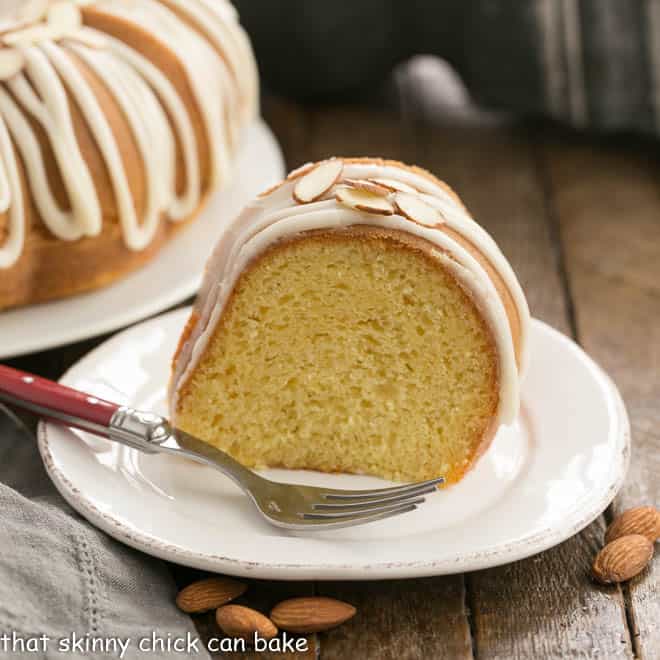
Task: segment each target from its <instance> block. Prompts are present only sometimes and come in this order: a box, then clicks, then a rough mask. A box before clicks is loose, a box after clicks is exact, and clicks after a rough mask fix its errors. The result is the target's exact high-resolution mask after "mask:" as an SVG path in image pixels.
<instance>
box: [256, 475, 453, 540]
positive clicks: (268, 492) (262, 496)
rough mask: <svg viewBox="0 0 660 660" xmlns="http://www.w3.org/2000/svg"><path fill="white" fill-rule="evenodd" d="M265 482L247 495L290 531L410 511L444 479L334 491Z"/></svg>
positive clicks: (347, 524)
mask: <svg viewBox="0 0 660 660" xmlns="http://www.w3.org/2000/svg"><path fill="white" fill-rule="evenodd" d="M264 481H266V484H264V485H263V487H262V488H260V489H259V490H258V491H257V492H255V491H253V492H251V493H250V494H251V496H252V499H253V501H254V502H255V504H256V505H257V508H258V509H259V511H260V512H261V513H262V515H263V516H264V517H266V518H267V519H268V520H269V521H270V522H271V523H273V524H274V525H277V526H278V527H283V528H285V529H292V530H310V529H337V528H340V527H351V526H353V525H363V524H365V523H368V522H373V521H376V520H383V519H385V518H390V517H392V516H396V515H399V514H402V513H408V512H410V511H414V510H415V509H416V508H417V506H418V505H420V504H422V503H423V502H424V501H425V499H424V497H423V496H424V495H428V494H430V493H432V492H434V491H435V490H437V487H438V485H439V484H441V483H442V482H443V481H444V480H443V479H442V478H437V479H430V480H428V481H421V482H418V483H413V484H407V485H403V486H392V487H390V488H379V489H374V490H335V489H331V488H318V487H314V486H298V485H295V484H280V483H277V482H274V481H268V480H264Z"/></svg>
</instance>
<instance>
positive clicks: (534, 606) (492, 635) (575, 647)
mask: <svg viewBox="0 0 660 660" xmlns="http://www.w3.org/2000/svg"><path fill="white" fill-rule="evenodd" d="M419 131H420V135H419V138H418V139H419V144H420V158H418V159H417V160H418V164H421V165H422V166H426V167H428V168H429V169H430V170H432V171H433V172H435V173H437V174H438V175H440V176H441V177H443V178H446V179H447V181H448V182H449V183H450V184H451V185H452V186H454V187H455V188H456V190H457V191H458V192H459V194H460V195H461V196H462V197H463V199H464V201H465V202H466V204H467V206H468V208H470V209H471V211H472V213H473V215H474V216H475V217H476V218H477V219H478V221H479V222H481V223H482V224H483V225H484V226H485V227H486V228H487V229H488V230H489V231H490V232H491V233H492V235H493V236H494V238H495V239H496V240H497V242H498V243H499V245H500V247H501V248H502V250H503V252H504V253H505V254H506V255H507V256H508V257H509V259H510V260H511V262H512V265H513V267H514V268H515V270H516V272H517V273H518V275H519V277H520V279H521V281H522V284H523V286H524V288H525V291H526V292H527V296H528V299H529V302H530V306H531V309H532V312H533V314H534V315H535V316H537V317H540V318H542V319H544V320H546V321H547V322H549V323H550V324H552V325H554V326H555V327H558V328H559V329H560V330H562V331H564V332H566V333H568V334H570V332H571V325H572V324H571V319H570V314H569V305H570V301H569V300H568V299H567V296H566V291H565V287H564V285H563V281H562V270H561V267H562V259H563V255H562V253H561V251H560V250H559V246H558V244H557V242H556V240H555V229H554V226H553V222H552V211H551V209H549V208H548V206H547V200H546V194H545V191H544V187H543V185H542V183H541V181H540V177H539V176H538V172H537V168H536V159H535V157H534V153H533V150H532V148H531V146H530V145H531V144H532V136H531V135H530V134H529V133H527V132H525V131H522V130H518V131H515V130H512V129H505V128H502V127H499V128H495V127H493V128H482V129H478V128H475V127H465V128H456V127H453V128H444V129H443V128H441V127H435V128H433V127H429V126H427V127H425V128H424V127H422V128H420V129H419ZM602 529H603V520H602V519H600V520H599V521H597V522H596V523H594V524H593V525H591V526H590V527H589V528H588V529H586V530H585V531H584V532H583V533H582V534H579V535H578V536H576V537H574V538H573V539H570V540H569V541H567V542H566V543H564V544H562V545H561V546H559V547H557V548H554V549H552V550H550V551H548V552H545V553H543V554H541V555H539V556H537V557H533V558H530V559H528V560H526V561H522V562H517V563H515V564H512V565H509V566H505V567H500V568H496V569H492V570H487V571H480V572H478V573H474V574H472V575H469V576H468V581H467V587H468V600H469V602H470V605H471V610H472V622H473V635H474V640H475V655H476V656H477V657H479V658H504V657H506V658H530V659H531V658H538V657H544V658H564V657H567V656H571V657H573V656H575V657H592V655H595V654H600V656H601V657H608V658H613V657H621V656H623V657H626V656H629V655H630V653H631V648H630V645H629V638H628V631H627V628H626V622H625V610H624V607H623V599H622V596H621V593H620V591H619V590H617V589H613V590H610V591H609V592H604V591H599V590H597V589H596V588H594V586H593V585H592V583H591V582H590V580H589V578H588V572H589V565H590V562H591V558H592V557H593V555H594V553H595V552H596V550H597V548H598V547H599V543H600V538H601V536H602Z"/></svg>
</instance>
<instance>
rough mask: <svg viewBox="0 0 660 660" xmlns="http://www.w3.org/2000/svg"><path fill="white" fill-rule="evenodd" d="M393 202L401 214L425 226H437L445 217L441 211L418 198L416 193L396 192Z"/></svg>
mask: <svg viewBox="0 0 660 660" xmlns="http://www.w3.org/2000/svg"><path fill="white" fill-rule="evenodd" d="M394 203H395V204H396V208H397V211H398V212H399V213H401V215H403V216H405V217H406V218H408V220H412V221H413V222H416V223H417V224H419V225H424V226H425V227H439V226H440V225H441V224H442V223H443V222H444V221H445V219H444V218H443V217H442V213H440V211H438V209H436V208H434V207H433V206H431V205H429V204H427V203H426V202H425V201H424V200H422V199H420V198H419V196H418V195H412V194H410V193H405V192H398V193H396V194H395V195H394Z"/></svg>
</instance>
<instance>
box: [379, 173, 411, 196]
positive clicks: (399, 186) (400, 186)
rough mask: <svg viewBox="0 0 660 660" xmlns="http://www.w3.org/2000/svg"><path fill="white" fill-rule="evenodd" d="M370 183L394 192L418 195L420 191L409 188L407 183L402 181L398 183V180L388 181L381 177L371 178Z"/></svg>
mask: <svg viewBox="0 0 660 660" xmlns="http://www.w3.org/2000/svg"><path fill="white" fill-rule="evenodd" d="M369 181H373V182H374V183H377V184H378V185H379V186H383V187H385V188H387V189H388V190H390V191H392V192H407V193H418V192H419V190H416V189H415V188H413V187H412V186H409V185H408V184H407V183H403V182H402V181H397V180H396V179H386V178H380V177H371V178H370V179H369Z"/></svg>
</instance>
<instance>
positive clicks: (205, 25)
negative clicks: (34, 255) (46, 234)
mask: <svg viewBox="0 0 660 660" xmlns="http://www.w3.org/2000/svg"><path fill="white" fill-rule="evenodd" d="M69 1H70V2H71V4H72V5H86V4H87V5H94V6H95V9H97V8H98V9H99V10H100V11H103V12H107V13H110V14H113V15H116V16H118V17H120V18H121V19H123V20H126V21H128V22H130V23H133V24H135V25H137V26H138V27H141V28H143V29H145V30H147V31H149V32H150V33H151V34H153V35H154V36H155V37H156V38H157V39H158V40H160V41H161V42H162V43H163V44H164V46H165V47H167V48H168V49H169V50H170V51H171V52H172V53H174V54H175V56H176V57H177V58H178V59H179V61H180V62H181V65H182V67H183V69H184V71H185V74H186V77H187V79H188V82H189V85H190V89H191V90H192V92H193V97H194V102H195V104H196V106H197V107H198V108H199V111H200V113H201V117H202V120H203V126H204V130H205V132H206V140H207V142H208V144H209V151H210V157H211V176H210V178H211V181H209V182H207V184H208V185H210V186H217V185H219V184H221V183H224V182H226V181H227V180H228V178H229V175H230V172H231V160H232V156H233V153H234V151H235V149H236V146H237V144H238V142H239V139H240V133H241V130H242V128H243V126H245V124H246V123H247V122H248V121H250V120H252V119H253V118H254V116H255V115H256V112H257V107H258V78H257V75H256V64H255V61H254V57H253V55H252V51H251V48H250V45H249V42H248V41H247V38H246V36H245V33H244V32H243V30H242V28H241V27H240V25H239V24H238V22H237V17H236V13H235V11H234V10H233V8H232V7H231V5H229V3H227V2H226V0H213V2H207V0H185V1H184V0H160V1H159V0H133V1H132V2H125V0H98V1H97V2H88V1H86V0H69ZM216 3H217V5H216ZM42 4H43V5H44V8H42V9H40V11H39V12H37V13H36V14H35V15H34V16H32V18H31V19H30V21H39V20H41V21H46V22H42V23H39V22H37V23H29V22H28V23H27V24H26V22H25V19H24V17H23V18H21V19H20V20H19V18H17V19H16V20H15V28H14V30H13V31H12V28H11V26H9V27H8V26H7V24H5V25H4V26H3V36H2V39H4V40H5V41H6V40H9V41H10V42H11V44H12V48H11V51H12V52H13V53H16V54H17V55H20V57H12V58H11V61H10V64H12V66H13V65H14V64H15V61H18V62H21V61H23V66H22V70H20V71H18V72H16V71H14V70H13V69H11V68H9V69H7V73H6V79H4V80H2V82H0V120H1V123H0V157H1V158H0V213H3V214H4V213H6V214H8V223H7V227H6V232H5V234H6V235H5V237H4V240H3V241H0V268H10V267H11V266H13V265H14V264H16V262H17V261H18V259H19V258H20V256H21V254H22V251H23V249H24V242H25V236H26V230H27V227H26V224H27V215H26V208H25V204H24V200H23V195H22V189H21V183H20V174H19V168H18V162H17V158H18V155H19V154H20V157H21V158H22V159H23V162H24V164H25V168H24V170H25V174H26V176H27V181H28V185H29V190H30V195H31V196H32V198H33V200H34V204H35V207H36V208H37V210H38V212H39V216H40V217H41V219H42V220H43V222H44V224H45V225H46V227H47V228H48V230H49V231H50V232H51V233H52V234H53V235H54V236H56V237H57V238H59V239H61V240H65V241H73V240H77V239H80V238H82V237H84V236H96V235H98V234H99V233H100V232H101V230H102V227H103V215H102V210H101V207H100V202H99V199H98V194H97V191H96V188H95V185H94V180H93V177H92V174H91V173H90V171H89V168H88V166H87V163H86V162H85V159H84V158H83V155H82V153H81V151H80V146H79V144H78V142H77V139H76V135H75V131H74V126H73V121H72V116H71V112H70V107H69V99H68V97H67V92H68V94H70V95H71V97H72V98H73V99H75V101H76V104H77V105H78V107H79V108H80V111H81V114H82V115H83V117H84V120H85V122H86V123H87V125H88V127H89V130H90V132H91V134H92V135H93V137H94V140H95V142H96V144H97V146H98V149H99V151H100V153H101V155H102V158H103V161H104V163H105V165H106V167H107V171H108V174H109V177H110V181H111V184H112V191H113V194H114V197H115V200H116V204H117V209H118V215H119V221H120V225H121V228H122V233H123V236H124V241H125V243H126V246H127V247H128V248H129V249H131V250H142V249H144V248H146V247H147V246H148V245H149V243H150V242H151V240H152V239H153V237H154V235H155V233H156V231H157V229H158V224H159V222H160V220H161V218H162V217H164V216H165V217H167V218H169V219H170V220H172V221H179V220H183V219H184V218H187V217H189V216H190V214H191V213H192V212H193V211H194V210H195V209H196V208H197V207H198V206H199V203H200V200H201V196H202V186H203V185H204V183H203V182H202V181H201V173H200V156H199V151H200V150H199V145H198V143H197V138H196V134H195V129H194V123H193V119H192V117H191V116H190V114H189V112H188V110H187V108H186V106H185V104H184V102H183V100H182V98H181V97H180V95H179V94H178V92H177V91H176V89H175V87H174V85H173V84H172V83H171V82H170V80H169V79H168V78H167V77H166V76H165V74H164V73H163V72H162V71H160V70H159V69H158V68H157V66H156V65H155V64H154V63H152V62H150V61H149V60H148V59H147V58H145V57H144V56H142V55H141V54H140V53H138V52H137V51H135V50H134V49H132V48H130V47H129V46H128V45H126V44H125V43H123V42H122V41H120V40H119V39H117V38H115V37H112V36H110V35H106V34H103V33H102V32H99V31H97V30H94V29H91V28H89V27H85V26H77V25H74V22H73V21H72V24H71V25H68V26H58V25H52V24H49V23H48V22H47V20H48V15H47V11H46V9H47V8H48V2H45V3H42ZM173 9H176V10H177V11H180V12H181V15H182V16H185V20H182V18H180V17H179V16H178V15H177V14H176V13H175V12H174V11H173ZM33 13H34V12H33ZM186 21H190V24H188V23H187V22H186ZM32 28H40V29H38V30H34V29H32ZM42 28H43V29H42ZM0 52H9V51H8V49H5V50H4V51H0ZM72 55H75V56H76V57H77V58H78V59H79V60H81V61H82V62H83V63H84V64H85V66H86V67H87V68H88V69H90V70H91V71H93V73H94V74H95V75H96V76H97V77H98V78H99V80H100V81H101V82H102V83H103V84H104V86H105V87H106V89H107V91H108V92H109V93H110V94H111V95H112V96H113V98H114V99H115V101H116V103H117V104H118V106H119V107H120V109H121V110H122V112H123V114H124V116H125V117H126V119H127V123H128V125H129V127H130V130H131V132H132V135H133V138H134V140H135V144H136V146H137V148H138V150H139V153H140V156H141V158H142V167H143V171H144V177H145V191H146V199H145V208H144V210H143V212H142V213H141V217H137V213H136V209H135V203H134V199H133V196H132V193H131V189H130V186H129V181H128V176H127V173H126V168H125V166H124V163H123V161H122V157H121V145H119V144H118V143H117V140H116V138H115V136H114V134H113V132H112V130H111V127H110V124H109V122H108V120H107V118H106V116H105V114H104V111H103V108H102V107H101V105H100V103H99V101H98V100H97V98H96V96H95V94H94V91H93V89H92V87H91V86H90V85H89V83H88V82H87V81H86V79H85V77H84V76H83V75H82V73H81V72H80V69H79V68H78V66H77V65H76V62H75V61H74V59H73V57H72ZM7 61H9V60H7ZM27 76H29V80H28V77H27ZM1 78H2V71H0V79H1ZM26 115H29V116H30V117H31V119H32V120H33V121H35V122H36V123H38V124H39V126H40V128H41V129H42V130H43V132H44V134H45V135H46V137H47V139H48V141H49V144H50V147H51V149H52V151H53V154H54V157H55V159H56V161H57V164H58V169H59V171H60V175H61V178H62V181H63V184H64V187H65V191H66V194H67V197H68V200H69V204H70V207H71V208H70V210H63V209H61V208H60V207H59V205H58V203H57V200H56V199H55V196H54V194H53V191H52V189H51V182H50V181H49V177H48V175H47V172H46V169H45V163H44V156H43V153H42V147H41V145H40V143H39V139H38V138H37V136H36V133H35V130H34V129H33V127H32V125H31V124H30V122H29V121H28V119H27V116H26ZM177 140H178V144H179V145H180V149H181V155H182V161H183V165H184V168H185V169H184V171H185V187H184V189H183V190H182V191H181V192H180V193H179V194H177V190H176V185H177V183H176V144H177Z"/></svg>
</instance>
